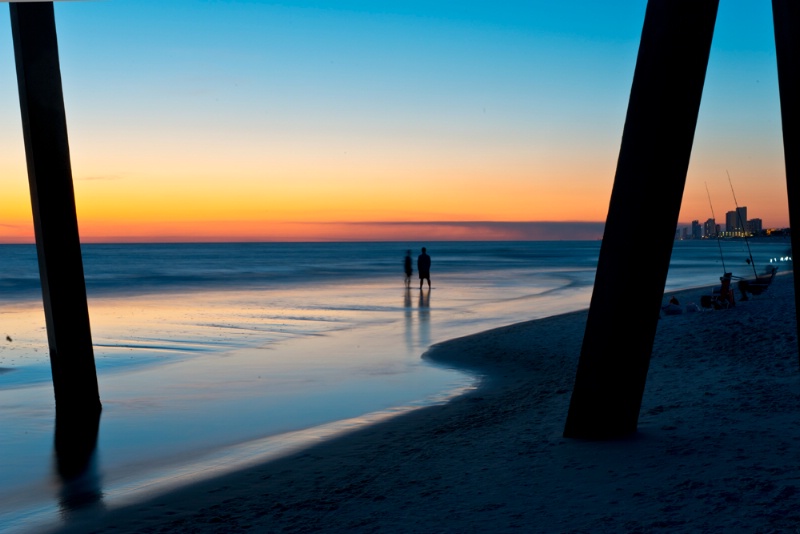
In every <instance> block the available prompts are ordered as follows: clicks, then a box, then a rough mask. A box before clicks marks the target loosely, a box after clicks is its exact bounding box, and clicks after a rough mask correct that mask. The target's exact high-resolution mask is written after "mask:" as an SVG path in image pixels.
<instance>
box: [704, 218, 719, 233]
mask: <svg viewBox="0 0 800 534" xmlns="http://www.w3.org/2000/svg"><path fill="white" fill-rule="evenodd" d="M717 232H718V230H717V221H715V220H714V219H708V220H707V221H706V222H705V223H703V237H717Z"/></svg>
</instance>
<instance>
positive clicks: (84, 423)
mask: <svg viewBox="0 0 800 534" xmlns="http://www.w3.org/2000/svg"><path fill="white" fill-rule="evenodd" d="M99 428H100V412H96V414H92V413H91V412H87V413H81V414H77V415H76V414H59V413H58V412H57V413H56V425H55V440H54V442H55V443H54V447H53V453H54V457H55V466H54V467H55V473H54V475H55V478H56V480H57V481H58V482H59V483H60V488H59V491H58V503H59V508H60V510H61V514H62V515H64V516H68V515H69V514H70V513H72V512H75V511H77V510H81V509H84V508H88V507H90V506H96V505H101V504H102V500H103V490H102V484H101V482H102V480H101V476H100V469H99V468H98V465H97V462H98V459H97V434H98V430H99Z"/></svg>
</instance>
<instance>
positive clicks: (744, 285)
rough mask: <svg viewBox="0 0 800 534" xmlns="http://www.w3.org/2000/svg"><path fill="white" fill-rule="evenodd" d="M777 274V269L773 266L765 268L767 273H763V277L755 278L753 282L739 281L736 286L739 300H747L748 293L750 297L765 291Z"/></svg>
mask: <svg viewBox="0 0 800 534" xmlns="http://www.w3.org/2000/svg"><path fill="white" fill-rule="evenodd" d="M777 272H778V268H777V267H775V266H774V265H773V266H770V267H768V268H767V272H766V273H764V276H756V277H755V278H754V279H753V280H744V279H742V280H739V283H738V286H739V293H740V294H741V296H740V297H739V300H749V298H748V297H747V294H748V293H750V294H751V295H760V294H761V293H763V292H764V291H766V290H767V289H768V288H769V286H770V284H771V283H772V279H773V278H775V273H777Z"/></svg>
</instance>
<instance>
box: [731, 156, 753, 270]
mask: <svg viewBox="0 0 800 534" xmlns="http://www.w3.org/2000/svg"><path fill="white" fill-rule="evenodd" d="M725 174H727V175H728V183H729V184H730V186H731V193H732V194H733V203H734V205H736V220H738V221H739V227H740V228H741V229H742V234H743V235H744V242H745V244H746V245H747V255H748V256H750V261H749V263H750V266H751V267H752V268H753V276H755V277H756V278H758V273H756V262H754V261H753V253H752V252H751V251H750V241H748V240H747V228H745V222H744V221H742V213H741V211H739V202H737V201H736V192H735V191H734V190H733V182H731V174H730V173H729V172H728V169H725Z"/></svg>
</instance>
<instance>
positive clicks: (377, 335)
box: [0, 238, 791, 531]
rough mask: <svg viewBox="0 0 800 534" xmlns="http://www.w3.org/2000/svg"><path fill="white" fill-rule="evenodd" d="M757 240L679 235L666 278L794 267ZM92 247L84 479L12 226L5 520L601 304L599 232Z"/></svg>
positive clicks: (183, 465)
mask: <svg viewBox="0 0 800 534" xmlns="http://www.w3.org/2000/svg"><path fill="white" fill-rule="evenodd" d="M746 245H747V244H746V243H745V242H744V241H743V240H725V241H720V242H716V241H679V242H676V243H675V247H674V250H673V256H672V261H671V266H670V272H669V277H668V281H667V288H666V289H667V290H675V289H682V288H689V287H697V286H705V285H710V284H714V283H717V282H718V280H719V277H720V276H721V275H722V273H723V272H724V271H729V272H733V274H734V275H735V276H743V277H746V276H750V275H752V274H753V272H752V267H751V266H750V265H749V264H748V263H747V260H748V259H749V256H750V251H751V252H752V257H753V261H754V262H755V265H756V267H757V268H758V270H759V272H761V271H763V269H764V268H765V267H766V266H767V265H768V264H770V263H773V264H777V265H778V266H779V269H781V270H786V269H789V268H790V267H789V266H788V265H789V264H788V263H787V262H786V259H787V257H789V256H791V252H790V243H789V240H788V239H785V240H784V239H778V238H769V239H753V240H750V241H749V247H750V251H748V248H747V246H746ZM421 246H426V247H427V249H428V253H429V254H430V255H431V258H432V261H433V266H432V270H431V275H432V283H433V288H432V289H431V290H430V291H429V290H428V289H427V286H426V287H425V289H424V290H423V291H420V289H419V280H418V279H417V278H416V272H415V274H414V276H413V277H412V281H411V287H410V288H408V289H407V288H406V287H405V286H404V274H403V258H404V256H405V254H406V251H407V250H411V251H412V255H413V257H414V258H416V256H417V254H419V249H420V247H421ZM632 246H635V245H632ZM82 248H83V256H84V270H85V276H86V283H87V294H88V300H89V313H90V320H91V325H92V337H93V342H94V350H95V359H96V364H97V369H98V381H99V386H100V395H101V401H102V403H103V413H102V416H101V420H100V426H99V432H98V437H97V441H96V449H95V453H94V456H93V457H92V460H91V465H90V469H88V470H87V473H86V474H85V475H84V476H82V477H77V478H69V479H67V478H65V477H64V476H63V474H59V470H58V458H57V456H56V455H55V452H54V444H53V442H54V403H53V393H52V384H51V382H50V365H49V360H48V349H47V337H46V330H45V327H44V314H43V311H42V305H41V290H40V286H39V278H38V269H37V264H36V253H35V248H34V247H33V246H31V245H0V258H2V261H1V262H0V317H1V318H2V322H0V325H1V326H0V424H2V428H3V430H4V432H3V433H2V434H0V530H13V529H19V530H23V531H24V530H26V529H28V530H30V529H33V527H34V525H37V524H39V523H38V522H41V521H46V520H52V519H53V518H56V517H58V516H59V514H65V513H69V512H70V510H72V509H73V508H75V507H80V506H84V505H86V504H87V503H94V504H97V503H101V504H102V505H103V506H116V505H120V504H123V503H126V502H131V501H133V500H135V499H138V498H142V497H143V496H146V495H152V494H154V493H157V492H158V491H162V490H165V489H169V488H170V487H174V486H175V485H179V484H182V483H186V482H190V481H193V480H198V479H200V478H203V477H206V476H211V475H214V474H218V473H221V472H224V471H225V470H228V469H232V468H236V467H241V466H244V465H247V463H248V462H255V461H262V460H264V459H268V458H269V457H273V456H276V455H279V454H283V453H285V452H286V451H288V450H291V449H292V448H293V447H297V446H300V445H302V444H306V443H309V442H313V441H315V440H319V439H328V438H329V437H331V436H333V435H336V433H338V432H342V431H347V430H348V429H351V428H355V427H358V426H360V425H364V424H370V423H372V422H374V421H378V420H381V419H384V418H386V417H391V416H394V415H396V414H398V413H403V412H404V411H407V410H411V409H415V408H417V407H419V406H425V405H430V404H434V403H439V402H444V401H446V399H448V398H450V397H452V396H453V395H456V394H458V393H460V392H462V391H464V390H467V389H470V388H473V387H475V385H476V383H477V377H474V376H471V375H469V374H466V373H464V372H462V371H460V370H457V369H447V368H441V367H437V366H434V365H433V364H430V363H427V362H425V361H423V360H422V359H421V358H420V356H421V355H422V354H423V353H424V352H425V351H426V350H427V348H428V347H430V346H431V345H432V344H435V343H439V342H442V341H445V340H447V339H452V338H455V337H460V336H463V335H467V334H472V333H475V332H479V331H482V330H487V329H490V328H494V327H499V326H504V325H508V324H512V323H516V322H520V321H525V320H531V319H538V318H542V317H546V316H550V315H555V314H560V313H565V312H569V311H574V310H578V309H583V308H586V307H588V305H589V300H590V298H591V290H592V284H593V282H594V273H595V267H596V263H597V256H598V253H599V249H600V242H596V241H591V242H588V241H587V242H580V241H563V242H431V243H396V242H392V243H218V244H124V245H110V244H87V245H83V247H82ZM723 262H724V267H723ZM630 268H631V269H646V268H647V266H646V265H631V266H630ZM415 271H416V269H415Z"/></svg>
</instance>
